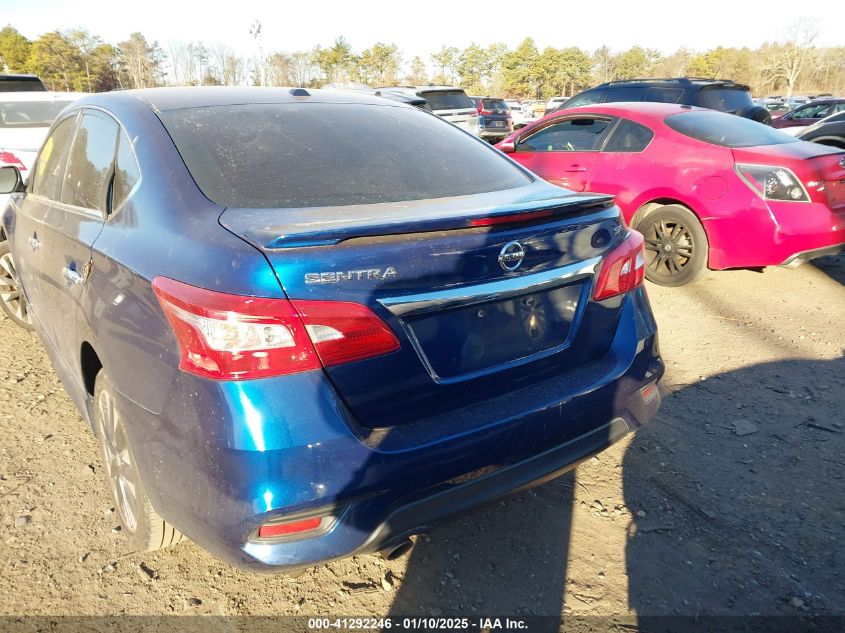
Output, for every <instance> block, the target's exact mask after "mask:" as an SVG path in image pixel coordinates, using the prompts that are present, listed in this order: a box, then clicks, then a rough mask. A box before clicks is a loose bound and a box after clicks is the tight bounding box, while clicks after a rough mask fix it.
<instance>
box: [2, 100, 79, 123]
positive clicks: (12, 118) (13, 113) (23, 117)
mask: <svg viewBox="0 0 845 633" xmlns="http://www.w3.org/2000/svg"><path fill="white" fill-rule="evenodd" d="M69 103H72V101H12V102H0V128H22V127H50V125H51V124H52V123H53V119H55V118H56V115H58V114H59V112H61V111H62V110H64V109H65V106H67V105H68V104H69Z"/></svg>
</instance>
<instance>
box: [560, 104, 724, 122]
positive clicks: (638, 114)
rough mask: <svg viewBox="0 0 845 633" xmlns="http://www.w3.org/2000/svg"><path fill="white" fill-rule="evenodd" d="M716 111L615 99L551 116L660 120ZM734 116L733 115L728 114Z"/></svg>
mask: <svg viewBox="0 0 845 633" xmlns="http://www.w3.org/2000/svg"><path fill="white" fill-rule="evenodd" d="M693 111H698V112H718V110H708V109H707V108H698V107H695V106H688V105H682V104H677V103H658V102H656V101H634V102H625V101H616V102H614V103H602V104H593V105H584V106H578V107H577V108H568V109H566V110H556V111H555V112H554V113H553V116H571V115H577V114H587V113H589V114H605V115H608V116H626V117H628V118H630V119H634V120H640V121H645V120H647V119H648V120H651V121H662V120H663V119H665V118H666V117H668V116H671V115H673V114H679V113H681V112H693ZM729 116H734V115H729Z"/></svg>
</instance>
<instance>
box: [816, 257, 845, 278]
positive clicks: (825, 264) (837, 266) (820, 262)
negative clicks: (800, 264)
mask: <svg viewBox="0 0 845 633" xmlns="http://www.w3.org/2000/svg"><path fill="white" fill-rule="evenodd" d="M810 265H811V266H814V267H815V268H818V269H819V270H820V271H822V272H823V273H824V274H826V275H827V276H828V277H830V278H831V279H833V280H835V281H838V282H839V283H840V284H842V285H843V286H845V254H842V255H833V256H831V257H819V258H818V259H814V260H812V261H811V262H810Z"/></svg>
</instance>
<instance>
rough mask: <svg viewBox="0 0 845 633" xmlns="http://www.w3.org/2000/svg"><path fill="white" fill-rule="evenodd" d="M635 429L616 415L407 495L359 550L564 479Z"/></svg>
mask: <svg viewBox="0 0 845 633" xmlns="http://www.w3.org/2000/svg"><path fill="white" fill-rule="evenodd" d="M656 397H657V400H656V401H655V402H654V403H653V405H654V408H655V410H656V409H657V407H659V405H660V402H659V396H656ZM629 430H630V427H629V426H628V423H627V422H626V421H625V420H624V419H623V418H615V419H613V420H611V421H610V422H608V423H607V424H604V425H602V426H600V427H598V428H596V429H595V430H593V431H591V432H590V433H587V434H585V435H582V436H580V437H577V438H575V439H574V440H571V441H569V442H567V443H565V444H563V445H561V446H557V447H555V448H553V449H551V450H548V451H546V452H545V453H541V454H540V455H537V456H535V457H532V458H530V459H527V460H525V461H523V462H520V463H518V464H514V465H513V466H508V467H505V468H502V469H500V470H498V471H496V472H493V473H490V474H488V475H484V476H481V477H479V478H477V479H475V480H472V481H469V482H467V483H463V484H461V485H456V486H452V487H450V488H448V489H445V490H443V491H441V492H433V493H432V492H429V493H427V494H426V493H425V492H424V493H423V495H422V498H420V499H416V500H415V499H413V498H412V499H401V500H399V501H398V502H397V503H396V504H394V506H393V508H391V510H390V514H388V516H387V518H386V519H385V520H384V521H383V522H382V523H381V524H380V525H379V526H378V528H376V530H375V531H374V532H373V533H372V534H371V535H370V537H369V538H368V539H367V541H366V542H365V543H364V545H362V546H361V547H360V548H359V550H358V551H357V552H356V553H358V554H360V553H366V552H373V551H378V550H382V549H389V548H391V547H395V546H397V545H399V544H401V543H402V542H403V541H404V540H405V539H407V538H409V537H410V536H414V535H417V534H425V533H428V532H431V531H432V530H433V529H434V528H435V527H436V526H437V525H439V524H441V523H444V522H445V521H448V520H449V519H452V518H454V517H456V516H458V515H461V514H464V513H466V512H469V511H472V510H474V509H476V508H479V507H481V506H483V505H486V504H489V503H492V502H493V501H495V500H496V499H499V498H501V497H505V496H507V495H511V494H515V493H517V492H521V491H523V490H528V489H529V488H533V487H535V486H539V485H541V484H544V483H546V482H547V481H551V480H552V479H555V478H557V477H560V476H561V475H563V474H564V473H566V472H568V471H570V470H572V469H574V468H575V467H576V466H578V464H580V463H581V462H583V461H584V460H586V459H589V458H590V457H592V456H593V455H595V454H596V453H600V452H601V451H603V450H604V449H606V448H608V447H609V446H611V445H612V444H614V443H615V442H617V441H618V440H620V439H622V438H623V437H624V436H625V435H626V434H627V433H628V431H629Z"/></svg>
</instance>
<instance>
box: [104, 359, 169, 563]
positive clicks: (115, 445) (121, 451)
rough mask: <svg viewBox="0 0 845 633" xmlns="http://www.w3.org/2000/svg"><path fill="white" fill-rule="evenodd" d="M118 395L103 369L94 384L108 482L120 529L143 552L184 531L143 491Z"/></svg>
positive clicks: (166, 541) (154, 548) (156, 547)
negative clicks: (167, 519) (169, 521)
mask: <svg viewBox="0 0 845 633" xmlns="http://www.w3.org/2000/svg"><path fill="white" fill-rule="evenodd" d="M115 394H116V392H115V390H114V387H112V384H111V382H109V378H108V375H107V374H106V372H105V370H102V369H101V370H100V372H99V373H98V374H97V378H96V381H95V383H94V421H95V428H96V430H97V436H98V438H99V440H100V447H101V451H102V456H103V472H104V474H105V477H106V485H107V486H108V489H109V492H110V493H111V497H112V501H113V502H114V508H115V513H116V514H117V517H118V519H119V520H120V526H121V530H122V531H123V533H124V534H125V535H126V536H127V537H128V538H129V541H130V542H131V543H132V546H133V547H134V548H135V549H137V550H139V551H142V552H152V551H155V550H158V549H162V548H164V547H168V546H170V545H175V544H176V543H178V542H179V541H181V540H182V538H183V536H182V533H181V532H179V531H178V530H177V529H176V528H174V527H173V526H171V525H170V524H169V523H167V522H166V521H165V520H164V519H162V518H161V517H160V516H159V515H158V514H157V513H156V511H155V510H154V509H153V506H152V504H151V503H150V500H149V497H147V494H146V492H145V491H144V485H143V483H142V482H141V478H140V476H139V474H138V467H137V462H136V460H135V456H134V453H133V451H132V447H131V446H130V444H129V436H128V435H127V433H126V427H125V426H124V424H123V417H122V415H121V414H120V411H119V410H118V408H117V404H118V403H119V400H118V398H117V397H116V395H115Z"/></svg>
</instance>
